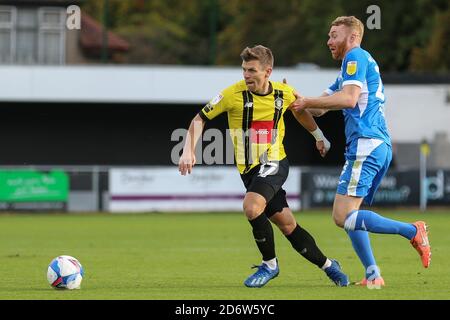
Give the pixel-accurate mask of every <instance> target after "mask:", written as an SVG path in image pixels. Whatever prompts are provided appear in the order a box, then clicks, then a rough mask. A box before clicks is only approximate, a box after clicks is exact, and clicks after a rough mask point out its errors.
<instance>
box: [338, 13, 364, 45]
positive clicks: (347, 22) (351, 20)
mask: <svg viewBox="0 0 450 320" xmlns="http://www.w3.org/2000/svg"><path fill="white" fill-rule="evenodd" d="M340 25H344V26H347V27H349V28H350V29H352V30H353V31H356V32H357V33H358V34H359V36H360V37H361V40H362V37H363V35H364V25H363V23H362V22H361V20H359V19H358V18H356V17H355V16H342V17H337V18H336V19H334V21H333V22H332V23H331V26H340Z"/></svg>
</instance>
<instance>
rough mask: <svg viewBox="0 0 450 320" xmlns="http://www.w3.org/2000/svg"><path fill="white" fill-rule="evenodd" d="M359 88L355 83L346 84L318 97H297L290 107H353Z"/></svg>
mask: <svg viewBox="0 0 450 320" xmlns="http://www.w3.org/2000/svg"><path fill="white" fill-rule="evenodd" d="M360 93H361V88H360V87H359V86H357V85H346V86H344V88H343V89H342V90H341V91H339V92H337V93H335V94H332V95H330V96H321V97H318V98H306V97H302V96H300V97H298V98H297V100H295V101H294V102H293V103H291V105H290V106H289V108H290V109H293V110H297V111H300V110H304V109H308V110H311V109H327V110H341V109H347V108H354V107H355V106H356V103H357V102H358V98H359V95H360Z"/></svg>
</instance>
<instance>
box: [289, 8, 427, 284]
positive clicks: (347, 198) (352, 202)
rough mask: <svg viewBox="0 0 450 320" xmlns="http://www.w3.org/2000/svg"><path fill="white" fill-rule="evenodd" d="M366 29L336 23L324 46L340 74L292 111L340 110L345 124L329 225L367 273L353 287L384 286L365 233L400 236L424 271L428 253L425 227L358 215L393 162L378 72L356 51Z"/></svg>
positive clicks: (349, 19) (351, 22) (353, 22)
mask: <svg viewBox="0 0 450 320" xmlns="http://www.w3.org/2000/svg"><path fill="white" fill-rule="evenodd" d="M363 33H364V25H363V24H362V23H361V21H360V20H358V19H357V18H355V17H354V16H343V17H338V18H336V19H335V20H334V21H333V22H332V24H331V29H330V32H329V34H328V36H329V39H328V42H327V45H328V47H329V49H330V51H331V55H332V56H333V59H335V60H342V66H341V71H340V73H339V75H338V77H337V79H336V81H335V82H334V84H332V85H331V86H330V87H329V88H328V89H327V90H326V91H325V92H324V93H323V94H322V96H321V97H317V98H307V97H302V96H297V100H296V101H295V102H293V103H292V104H291V106H290V107H291V108H293V109H295V110H297V111H300V110H303V109H308V110H309V111H310V112H311V113H312V114H313V115H315V116H320V115H322V114H324V113H325V112H327V111H329V110H342V112H343V113H344V119H345V136H346V152H345V158H346V161H345V164H344V168H343V170H342V173H341V176H340V179H339V183H338V187H337V192H336V197H335V200H334V205H333V219H334V222H335V223H336V225H338V226H339V227H341V228H344V229H345V231H346V232H347V233H348V235H349V237H350V239H351V241H352V245H353V248H354V250H355V251H356V253H357V255H358V257H359V259H360V260H361V262H362V264H363V265H364V268H365V276H364V278H363V280H362V281H361V282H358V283H357V284H361V285H367V286H371V285H372V286H378V287H380V286H383V285H384V280H383V278H382V277H381V273H380V269H379V268H378V267H377V265H376V262H375V257H374V255H373V253H372V249H371V245H370V240H369V234H368V233H369V232H373V233H384V234H399V235H401V236H403V237H404V238H406V239H408V240H409V241H410V243H411V244H412V245H413V247H414V248H415V249H416V250H417V252H418V253H419V255H420V257H421V260H422V264H423V266H424V267H425V268H428V266H429V265H430V261H431V248H430V244H429V241H428V234H427V226H426V224H425V222H423V221H416V222H414V223H404V222H400V221H396V220H391V219H387V218H384V217H382V216H380V215H379V214H377V213H375V212H373V211H369V210H361V209H360V206H361V204H362V202H363V200H364V202H365V203H366V204H368V205H371V204H372V201H373V197H374V194H375V192H376V190H377V188H378V186H379V185H380V182H381V180H382V178H383V177H384V175H385V174H386V172H387V170H388V168H389V164H390V162H391V160H392V148H391V139H390V136H389V133H388V129H387V126H386V121H385V116H384V108H385V105H384V102H385V97H384V88H383V83H382V81H381V76H380V70H379V68H378V65H377V63H376V61H375V60H374V59H373V58H372V56H371V55H370V54H369V53H368V52H367V51H365V50H364V49H362V48H361V47H360V44H361V41H362V37H363Z"/></svg>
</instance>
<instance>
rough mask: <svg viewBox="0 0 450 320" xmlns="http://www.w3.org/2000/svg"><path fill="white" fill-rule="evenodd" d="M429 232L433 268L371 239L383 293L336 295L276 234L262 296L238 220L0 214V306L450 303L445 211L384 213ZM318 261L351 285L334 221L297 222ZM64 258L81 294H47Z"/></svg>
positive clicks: (390, 243)
mask: <svg viewBox="0 0 450 320" xmlns="http://www.w3.org/2000/svg"><path fill="white" fill-rule="evenodd" d="M380 212H381V213H382V214H383V215H385V216H386V217H390V218H394V219H399V220H403V221H410V222H411V221H415V220H422V219H423V220H425V221H426V222H427V223H428V224H429V226H430V242H431V245H432V250H433V259H432V263H431V266H430V268H429V269H424V268H423V267H422V265H421V263H420V259H419V256H418V254H417V253H416V251H415V250H414V249H413V248H412V246H411V245H410V244H409V242H408V241H407V240H405V239H403V238H402V237H400V236H393V235H377V234H372V235H371V241H372V245H373V248H374V253H375V256H376V258H377V263H378V265H379V266H380V268H381V270H382V274H383V277H384V279H385V281H386V285H387V286H386V287H384V288H383V289H381V290H375V289H374V290H369V289H367V288H361V287H356V286H351V287H347V288H338V287H335V286H334V285H333V284H332V283H331V282H330V281H329V280H328V278H327V277H326V276H325V274H324V273H323V272H322V271H321V270H319V269H318V268H317V267H315V266H314V265H312V264H310V263H309V262H308V261H306V260H305V259H304V258H303V257H301V256H300V255H298V254H297V253H296V252H295V251H294V250H293V249H292V248H291V245H290V243H289V242H288V241H287V239H286V238H284V236H283V235H282V234H281V232H280V231H279V230H278V229H277V228H276V227H275V228H274V232H275V239H276V249H277V256H278V259H279V263H280V275H279V277H278V278H276V279H274V280H272V281H271V282H269V284H268V285H267V286H265V287H264V288H259V289H249V288H246V287H245V286H244V285H243V281H244V279H245V278H246V277H247V276H248V275H249V274H250V273H251V272H252V270H251V269H250V267H251V265H252V264H257V263H260V256H259V253H258V251H257V249H256V245H255V243H254V241H253V238H252V234H251V229H250V225H249V223H248V222H247V221H246V219H245V217H244V216H243V214H238V213H189V214H186V213H170V214H168V213H165V214H158V213H152V214H121V215H119V214H116V215H112V214H1V215H0V237H1V241H0V274H1V282H0V299H2V300H5V299H21V300H22V299H51V300H56V299H64V300H66V299H83V300H91V299H120V300H122V299H146V300H159V299H168V300H175V299H182V300H184V299H187V300H197V299H202V300H203V299H206V300H215V299H233V300H234V299H239V300H241V299H242V300H245V299H268V300H279V299H289V300H290V299H390V300H391V299H449V298H450V291H449V290H448V289H449V288H450V277H449V276H448V272H449V265H450V248H449V243H450V232H449V226H450V210H432V211H429V212H426V213H419V212H417V211H411V210H408V209H405V210H381V211H380ZM296 218H297V221H299V223H300V224H301V225H302V226H303V227H304V228H306V229H307V230H309V231H310V232H311V234H312V235H313V236H314V237H315V239H316V241H317V243H318V244H319V246H320V248H321V249H322V251H323V252H324V253H325V255H327V256H328V257H331V258H336V259H338V260H339V261H340V262H341V264H342V266H343V268H344V271H345V272H346V273H347V274H348V275H349V276H350V278H351V280H352V281H355V280H360V278H361V277H362V276H363V268H362V266H361V265H360V262H359V260H358V259H357V257H356V255H355V253H354V252H353V250H352V247H351V243H350V241H349V239H348V237H347V236H346V234H345V232H344V231H343V230H341V229H338V228H337V227H336V226H335V225H334V224H333V222H332V220H331V217H330V211H329V210H328V211H306V212H300V213H296ZM62 254H67V255H72V256H74V257H76V258H78V259H79V260H80V262H81V263H82V264H83V266H84V268H85V273H86V274H85V278H84V280H83V283H82V288H81V290H73V291H65V290H55V289H52V288H51V287H50V286H49V284H48V283H47V280H46V271H47V266H48V264H49V262H50V261H51V260H52V259H53V258H54V257H56V256H58V255H62Z"/></svg>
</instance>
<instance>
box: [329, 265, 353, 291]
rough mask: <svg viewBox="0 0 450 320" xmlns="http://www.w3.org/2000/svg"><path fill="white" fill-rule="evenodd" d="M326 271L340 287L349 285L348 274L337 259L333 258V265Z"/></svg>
mask: <svg viewBox="0 0 450 320" xmlns="http://www.w3.org/2000/svg"><path fill="white" fill-rule="evenodd" d="M325 273H326V274H327V276H328V278H330V280H331V281H333V282H334V284H336V285H337V286H338V287H347V286H348V285H349V284H350V281H349V279H348V276H347V275H346V274H345V273H343V272H342V270H341V265H340V264H339V262H337V261H336V260H331V266H329V267H328V268H326V269H325Z"/></svg>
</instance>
